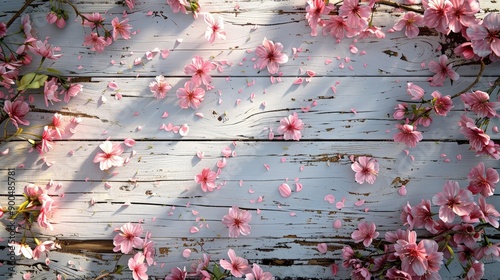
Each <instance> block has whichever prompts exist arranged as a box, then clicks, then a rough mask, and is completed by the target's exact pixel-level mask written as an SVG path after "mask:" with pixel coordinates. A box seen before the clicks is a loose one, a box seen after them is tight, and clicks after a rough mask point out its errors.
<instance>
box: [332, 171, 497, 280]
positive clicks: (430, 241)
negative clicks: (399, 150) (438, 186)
mask: <svg viewBox="0 0 500 280" xmlns="http://www.w3.org/2000/svg"><path fill="white" fill-rule="evenodd" d="M468 181H469V185H468V187H467V188H466V189H464V188H460V186H459V184H458V182H456V181H448V182H446V183H445V184H444V186H443V191H442V192H439V193H437V194H435V195H434V196H433V197H432V200H429V199H422V201H421V202H420V203H418V204H416V205H410V203H407V204H406V205H405V206H404V207H403V211H402V213H401V221H402V223H403V224H404V225H406V226H408V228H407V229H405V230H403V229H398V230H396V231H393V232H386V233H385V237H384V240H383V241H384V242H383V246H380V245H377V246H378V247H377V248H376V249H378V250H379V251H380V252H381V256H380V257H376V258H372V257H369V256H363V255H362V254H361V253H359V252H355V251H354V250H353V249H352V248H351V247H350V246H346V247H344V249H343V250H342V257H343V266H344V267H345V268H349V269H352V270H353V272H352V275H353V278H356V277H361V278H363V279H370V277H371V276H372V275H373V276H376V277H380V276H385V277H387V279H441V277H440V276H439V270H440V268H441V265H442V263H443V261H444V260H446V261H447V264H449V263H450V262H451V261H452V260H453V259H455V258H458V261H459V262H460V263H461V265H462V267H463V268H464V275H463V276H464V278H466V279H480V278H481V277H482V275H483V274H484V264H483V263H482V260H487V259H495V260H500V243H495V244H493V243H492V242H491V241H490V240H489V239H488V235H487V228H488V227H489V226H490V227H493V228H498V226H499V222H498V220H499V218H500V213H499V212H498V211H497V210H496V209H495V206H494V205H493V204H489V203H486V198H487V197H490V196H492V195H493V193H494V189H495V187H496V183H498V181H499V175H498V172H497V171H496V170H494V169H493V168H485V166H484V164H483V163H482V162H481V163H479V164H478V165H477V166H475V167H473V168H472V169H471V171H470V172H469V174H468ZM475 195H477V202H476V201H474V196H475ZM432 205H434V206H436V207H439V208H438V210H437V213H436V212H435V211H436V210H433V207H432ZM436 215H437V217H438V218H437V219H436V218H435V217H436ZM457 217H458V220H459V221H458V222H457V221H456V220H457ZM414 229H419V230H420V229H425V230H426V231H427V232H429V233H430V234H431V237H429V238H424V239H421V240H420V241H418V240H417V233H416V232H415V231H414ZM378 236H379V233H378V232H377V231H376V226H375V224H374V223H367V222H362V223H360V224H359V225H358V230H355V231H354V232H353V233H352V238H353V239H354V242H356V243H358V242H363V245H364V246H365V247H368V246H370V245H371V244H372V243H373V242H374V239H376V238H377V237H378ZM456 256H457V257H456ZM356 279H358V278H356Z"/></svg>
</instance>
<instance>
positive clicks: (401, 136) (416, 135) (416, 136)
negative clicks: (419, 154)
mask: <svg viewBox="0 0 500 280" xmlns="http://www.w3.org/2000/svg"><path fill="white" fill-rule="evenodd" d="M396 127H397V128H398V129H399V132H398V133H396V134H394V141H396V142H403V143H405V144H406V146H408V147H410V148H415V147H416V146H417V143H418V142H420V141H421V140H422V138H423V136H422V132H420V131H417V130H416V128H415V127H414V126H413V125H409V124H397V125H396Z"/></svg>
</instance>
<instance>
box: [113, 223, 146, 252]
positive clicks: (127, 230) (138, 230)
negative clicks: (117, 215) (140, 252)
mask: <svg viewBox="0 0 500 280" xmlns="http://www.w3.org/2000/svg"><path fill="white" fill-rule="evenodd" d="M115 231H118V232H119V233H118V234H117V235H115V237H114V238H113V245H114V246H115V248H113V251H114V252H119V251H121V252H122V253H123V254H129V253H130V252H132V250H133V249H134V248H136V249H142V247H143V245H144V241H143V240H142V238H141V237H140V236H141V234H142V231H143V229H142V226H141V225H140V224H138V225H133V224H132V223H126V224H124V225H123V226H121V227H120V228H119V229H115ZM143 260H144V259H143Z"/></svg>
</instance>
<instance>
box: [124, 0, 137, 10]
mask: <svg viewBox="0 0 500 280" xmlns="http://www.w3.org/2000/svg"><path fill="white" fill-rule="evenodd" d="M125 4H126V5H127V7H128V8H129V9H130V10H131V11H132V10H133V9H134V6H135V0H125Z"/></svg>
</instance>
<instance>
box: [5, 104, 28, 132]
mask: <svg viewBox="0 0 500 280" xmlns="http://www.w3.org/2000/svg"><path fill="white" fill-rule="evenodd" d="M3 110H4V111H5V112H6V113H7V115H9V118H10V120H11V121H12V125H14V126H15V127H16V128H19V125H20V124H22V125H29V124H30V122H29V121H28V120H26V119H24V117H25V116H26V114H28V112H29V111H30V106H29V105H28V103H26V102H24V101H21V100H16V101H14V102H11V101H10V100H5V103H4V104H3Z"/></svg>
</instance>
